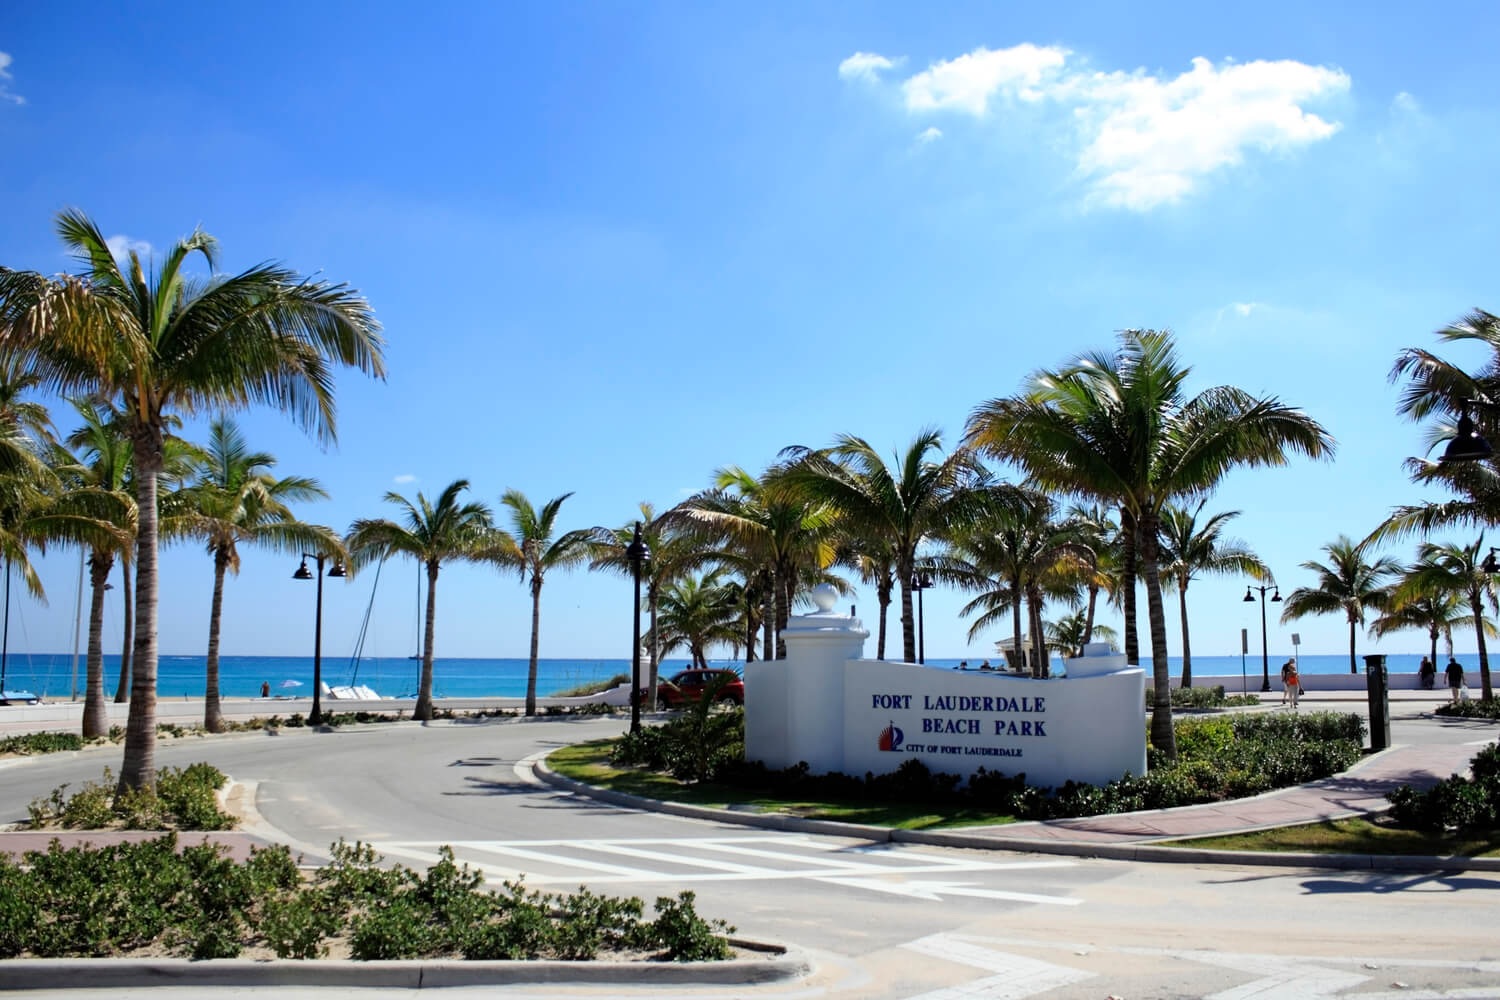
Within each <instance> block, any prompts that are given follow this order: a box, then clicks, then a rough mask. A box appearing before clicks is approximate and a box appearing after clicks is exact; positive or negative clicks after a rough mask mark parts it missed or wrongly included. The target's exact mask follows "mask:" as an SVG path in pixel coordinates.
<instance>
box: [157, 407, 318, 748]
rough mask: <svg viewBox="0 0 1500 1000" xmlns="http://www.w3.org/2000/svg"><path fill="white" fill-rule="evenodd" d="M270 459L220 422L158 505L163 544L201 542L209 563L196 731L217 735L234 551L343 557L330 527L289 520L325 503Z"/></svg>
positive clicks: (226, 421) (236, 563) (236, 560)
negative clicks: (278, 472)
mask: <svg viewBox="0 0 1500 1000" xmlns="http://www.w3.org/2000/svg"><path fill="white" fill-rule="evenodd" d="M275 464H276V459H275V458H274V457H273V456H272V455H270V454H269V453H268V452H263V451H261V452H258V451H251V450H250V446H249V444H248V443H247V442H246V441H245V437H244V435H243V434H241V433H240V430H239V428H238V427H236V426H235V424H234V421H233V420H231V419H230V418H229V417H225V416H220V417H218V418H217V419H215V420H214V421H213V422H212V423H211V424H210V425H209V429H208V442H207V443H206V444H205V445H204V447H203V449H202V453H201V457H200V458H199V460H198V461H197V463H196V468H195V469H194V475H193V481H192V483H191V484H190V485H189V486H188V487H187V488H186V489H183V490H181V491H179V492H177V493H176V494H175V496H174V497H173V498H172V501H171V502H170V503H168V502H165V501H164V502H163V504H162V511H161V530H162V536H163V537H164V538H166V539H167V540H169V541H175V540H187V539H194V540H198V541H202V542H204V543H205V544H206V545H207V547H208V554H209V556H210V558H212V560H213V566H214V589H213V598H212V599H211V601H210V602H209V613H208V656H207V660H206V669H205V678H204V695H203V728H205V729H207V730H208V731H209V732H211V733H217V732H219V731H220V730H221V729H223V726H224V720H223V714H222V710H221V707H220V703H219V625H220V622H221V621H222V618H223V609H224V577H225V575H226V574H228V573H235V574H238V573H239V571H240V546H241V545H253V546H256V547H259V548H265V549H270V550H271V551H273V552H281V553H289V554H293V555H295V554H296V553H298V552H306V551H308V550H309V549H311V550H312V551H314V552H318V553H322V554H324V555H327V556H330V557H331V558H334V559H336V560H339V561H343V560H344V558H345V556H346V553H345V551H344V544H343V540H342V539H340V538H339V536H338V534H337V533H336V532H335V531H333V529H331V528H327V527H324V526H323V525H321V524H307V523H305V522H303V521H300V520H298V519H297V516H296V515H295V514H293V513H292V510H291V508H290V507H288V506H287V505H288V504H289V503H298V502H303V501H308V500H325V499H327V497H328V493H327V491H326V490H324V489H323V487H322V486H321V485H320V484H319V483H318V481H317V480H316V479H310V478H307V477H305V476H289V477H287V478H285V479H277V478H276V477H275V476H273V475H272V474H271V471H270V470H271V467H272V466H274V465H275Z"/></svg>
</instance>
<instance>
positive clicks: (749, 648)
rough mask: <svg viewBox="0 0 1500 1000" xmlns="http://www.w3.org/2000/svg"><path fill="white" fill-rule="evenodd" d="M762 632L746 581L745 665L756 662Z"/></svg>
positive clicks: (752, 597) (652, 632) (747, 580)
mask: <svg viewBox="0 0 1500 1000" xmlns="http://www.w3.org/2000/svg"><path fill="white" fill-rule="evenodd" d="M651 626H652V627H651V634H652V636H655V635H656V619H655V618H652V619H651ZM758 631H760V629H759V626H758V623H757V622H756V621H755V595H754V593H753V592H752V591H751V590H750V581H749V579H748V578H747V579H746V580H745V663H746V665H747V666H748V665H749V664H751V663H754V662H755V633H756V632H758Z"/></svg>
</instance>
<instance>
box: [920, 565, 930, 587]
mask: <svg viewBox="0 0 1500 1000" xmlns="http://www.w3.org/2000/svg"><path fill="white" fill-rule="evenodd" d="M919 582H920V583H921V584H922V589H923V590H927V589H928V588H930V587H931V586H932V574H931V573H929V572H927V571H926V570H923V571H922V575H921V577H920V578H919Z"/></svg>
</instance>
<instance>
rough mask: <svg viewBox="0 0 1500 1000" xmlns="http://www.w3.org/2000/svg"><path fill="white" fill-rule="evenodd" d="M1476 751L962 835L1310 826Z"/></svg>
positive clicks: (1410, 756) (1145, 838) (1087, 837)
mask: <svg viewBox="0 0 1500 1000" xmlns="http://www.w3.org/2000/svg"><path fill="white" fill-rule="evenodd" d="M1477 750H1478V748H1477V747H1474V746H1467V745H1462V744H1459V745H1426V746H1400V747H1393V748H1391V749H1390V750H1387V751H1385V752H1384V753H1381V754H1378V755H1376V756H1374V757H1371V758H1369V759H1367V760H1365V761H1363V762H1361V763H1359V764H1356V765H1355V766H1354V767H1353V768H1351V769H1350V770H1348V771H1346V772H1345V773H1344V774H1340V775H1337V776H1335V777H1332V778H1326V779H1324V780H1323V781H1314V782H1312V783H1311V784H1307V785H1298V786H1296V787H1294V788H1284V789H1281V790H1280V791H1275V792H1267V793H1266V794H1264V795H1258V796H1256V797H1255V798H1251V799H1235V800H1233V801H1229V802H1214V803H1210V804H1207V805H1198V806H1185V807H1183V808H1181V809H1157V810H1153V811H1151V812H1136V813H1119V814H1116V815H1112V816H1089V817H1086V818H1083V819H1058V820H1047V821H1045V822H1034V823H1010V824H1007V825H1005V826H990V827H970V828H967V829H965V830H964V833H965V834H972V835H977V836H982V837H985V838H989V839H994V840H996V841H1007V840H1032V841H1035V840H1056V841H1073V842H1085V843H1101V844H1130V843H1137V844H1145V843H1150V842H1151V841H1154V840H1177V839H1179V838H1186V837H1209V836H1215V835H1219V834H1228V833H1239V832H1243V831H1245V830H1256V829H1262V828H1265V827H1272V826H1290V825H1294V824H1299V823H1316V822H1318V821H1320V820H1326V819H1337V818H1339V817H1343V816H1351V815H1358V814H1360V813H1372V812H1381V811H1383V810H1385V809H1386V808H1388V807H1389V805H1390V803H1388V802H1387V801H1386V799H1385V795H1386V793H1387V792H1389V791H1392V790H1393V789H1395V788H1398V787H1400V786H1401V785H1413V786H1416V787H1418V788H1426V787H1428V786H1430V785H1432V784H1435V783H1436V782H1438V781H1441V780H1442V779H1443V778H1446V777H1448V776H1449V775H1450V774H1453V773H1455V772H1459V773H1461V772H1464V771H1466V770H1467V769H1468V764H1469V760H1470V759H1471V758H1472V757H1473V756H1474V754H1475V753H1476V752H1477Z"/></svg>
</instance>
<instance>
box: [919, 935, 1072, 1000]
mask: <svg viewBox="0 0 1500 1000" xmlns="http://www.w3.org/2000/svg"><path fill="white" fill-rule="evenodd" d="M901 947H903V948H907V949H909V950H911V951H915V952H917V953H918V954H922V955H928V956H931V957H932V958H940V959H943V960H944V961H948V962H954V963H957V964H960V965H968V966H972V967H974V968H977V969H984V970H985V971H986V972H993V973H996V975H993V976H987V977H985V978H983V979H976V980H973V981H972V982H968V983H964V984H962V985H960V986H949V987H945V988H943V989H939V990H933V991H931V992H929V993H923V994H920V995H919V996H917V997H913V998H911V1000H1023V998H1025V997H1030V996H1035V995H1036V994H1038V993H1045V992H1046V991H1048V990H1055V989H1057V988H1058V987H1060V986H1068V985H1071V984H1072V983H1078V982H1082V981H1083V980H1085V979H1092V978H1093V977H1094V973H1092V972H1086V971H1084V970H1083V969H1074V968H1071V967H1070V966H1066V965H1053V964H1052V963H1051V962H1043V961H1041V960H1040V959H1036V958H1027V957H1026V956H1024V955H1012V954H1010V953H1008V952H1003V951H995V950H994V949H993V948H985V947H982V946H981V945H977V944H974V943H972V942H969V941H963V940H959V939H957V938H954V937H951V936H949V935H947V934H933V935H930V936H929V937H925V938H918V939H917V940H915V941H908V942H906V943H905V944H903V945H902V946H901Z"/></svg>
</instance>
